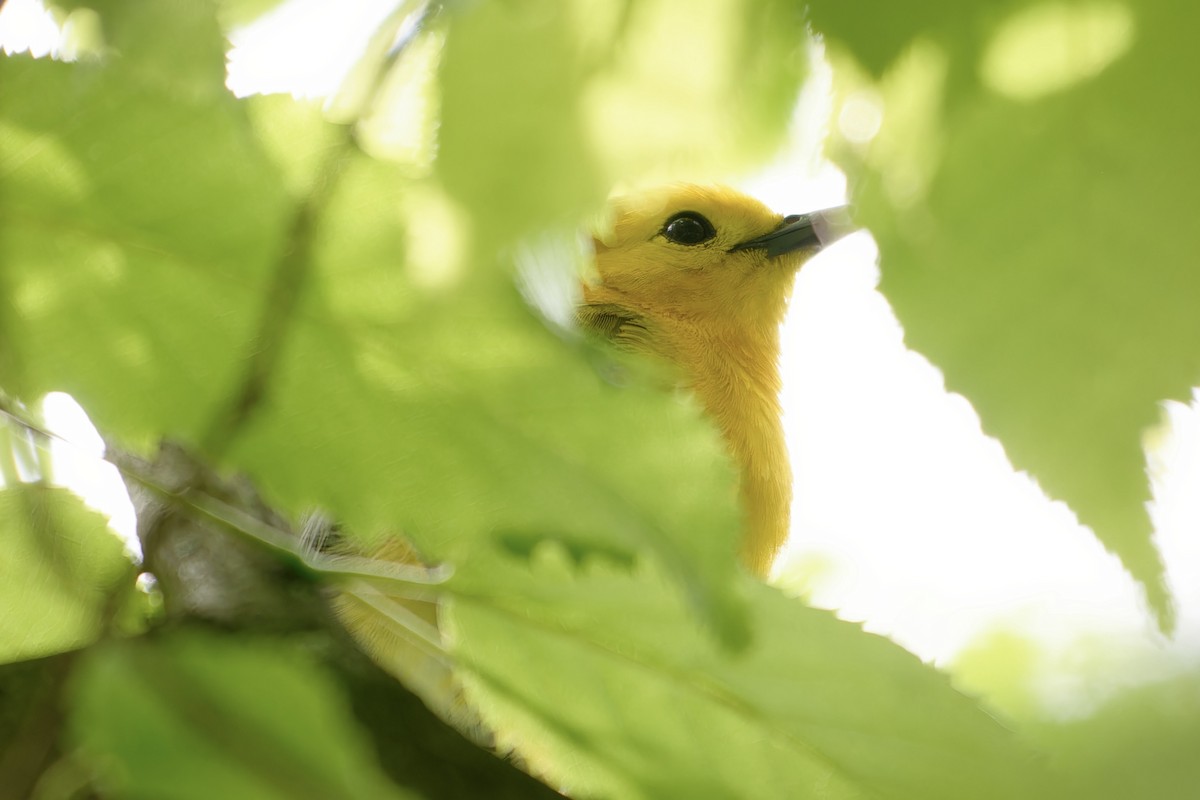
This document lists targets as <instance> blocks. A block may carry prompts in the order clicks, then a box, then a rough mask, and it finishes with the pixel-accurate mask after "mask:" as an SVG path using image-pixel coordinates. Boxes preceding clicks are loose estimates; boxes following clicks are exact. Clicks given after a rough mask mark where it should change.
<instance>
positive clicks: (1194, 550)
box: [0, 0, 1200, 716]
mask: <svg viewBox="0 0 1200 800" xmlns="http://www.w3.org/2000/svg"><path fill="white" fill-rule="evenodd" d="M391 6H392V2H391V1H390V0H369V2H368V1H366V0H364V1H363V2H359V3H357V4H337V5H336V7H335V5H334V4H329V3H322V2H318V0H292V1H291V2H289V3H287V4H285V5H283V6H281V7H280V8H278V9H277V10H275V11H274V12H272V13H271V14H269V15H267V16H265V17H264V18H262V19H261V20H259V21H258V22H256V23H255V24H253V25H251V26H248V27H247V28H245V29H244V30H242V31H241V32H239V33H238V34H236V35H235V36H234V37H233V38H234V45H235V46H234V48H233V50H232V52H231V54H230V57H229V86H230V88H231V89H232V90H234V91H235V92H236V93H238V94H249V93H254V92H273V91H291V92H293V93H296V94H298V95H302V96H318V97H319V96H328V95H330V94H331V93H332V92H333V91H334V90H335V89H336V87H337V86H338V84H339V82H340V81H341V79H342V77H343V75H344V74H345V73H346V72H347V71H348V70H349V69H350V67H351V66H352V64H353V60H354V56H355V55H356V54H357V53H358V52H360V51H361V49H362V47H363V45H364V44H365V42H366V40H367V37H368V36H369V34H370V32H371V30H372V29H373V28H374V26H375V25H377V24H378V22H379V21H380V20H381V19H382V18H383V17H384V16H385V15H386V14H387V13H388V11H389V10H390V8H391ZM56 37H57V29H56V27H55V25H54V23H53V21H52V20H50V19H49V18H48V16H47V15H46V14H45V12H44V11H41V10H40V6H38V4H37V3H36V2H34V1H33V0H9V2H7V3H6V4H5V5H4V7H3V10H2V11H0V47H4V48H5V49H6V50H9V51H19V50H25V49H30V50H32V51H33V52H34V53H36V54H45V53H48V52H51V51H53V50H54V47H55V43H56V41H57V39H56ZM829 84H830V76H829V72H828V68H827V67H826V66H824V63H823V62H821V61H819V60H818V61H817V62H816V63H815V65H814V77H813V79H812V81H811V82H810V84H809V86H808V87H807V88H806V90H805V92H804V93H803V96H802V98H801V100H800V103H799V105H798V109H797V114H796V121H795V131H794V136H793V141H792V146H791V148H790V149H789V151H788V152H787V153H785V154H784V155H783V157H782V158H780V160H779V161H778V162H777V163H775V164H773V165H772V166H771V168H770V169H768V170H766V171H764V172H763V173H762V174H760V175H757V176H754V177H752V178H747V179H745V180H742V181H739V182H738V183H739V185H741V186H742V187H743V188H744V189H746V190H747V191H749V192H750V193H752V194H755V195H756V196H758V197H760V198H762V199H763V200H765V201H766V202H767V203H768V204H770V205H772V206H773V207H774V208H776V209H777V210H779V211H781V212H784V213H796V212H801V211H808V210H813V209H817V208H823V207H827V206H831V205H837V204H839V203H841V202H844V199H845V195H846V187H845V179H844V177H843V176H842V175H841V173H840V172H839V171H838V170H837V169H836V168H835V167H834V166H833V165H832V164H831V163H829V162H828V161H826V160H824V159H823V158H822V157H821V156H820V141H821V138H822V134H823V131H824V128H825V126H826V125H827V124H828V121H829V117H830V111H831V109H830V99H829V97H830V92H829ZM859 106H861V107H859ZM878 113H879V108H878V106H877V105H875V104H873V103H871V102H869V98H864V99H863V102H862V103H861V104H859V105H858V106H854V107H853V108H849V109H846V110H844V111H843V114H842V115H841V118H840V119H839V120H838V124H839V125H840V126H841V127H843V128H844V129H846V130H847V135H853V136H854V137H858V139H860V140H863V141H865V140H867V139H869V138H870V137H871V136H873V135H874V132H875V131H877V130H878V128H879V122H880V120H879V119H878V118H877V115H878ZM877 256H878V254H877V251H876V248H875V245H874V242H873V240H872V239H871V237H870V236H869V235H868V234H866V233H860V234H856V235H854V236H851V237H849V238H847V239H845V240H844V241H842V242H840V243H838V244H837V245H835V246H834V247H832V248H830V250H829V251H828V252H826V253H824V254H822V255H821V256H820V257H818V258H817V259H816V260H814V261H813V262H811V263H810V264H809V265H807V266H806V267H805V268H804V269H803V270H802V272H801V273H800V276H799V278H798V280H797V285H796V291H795V296H794V299H793V302H792V308H791V313H790V315H789V317H788V320H787V323H786V325H785V327H784V331H783V340H784V353H783V359H782V366H783V371H784V378H785V386H784V391H783V396H782V401H783V406H784V409H785V427H786V431H787V436H788V444H789V448H790V450H791V453H792V459H793V462H794V470H795V475H796V502H795V508H794V512H793V530H792V536H791V540H790V541H789V543H788V545H787V548H786V550H785V552H784V554H783V556H782V557H781V558H780V561H779V563H778V565H777V569H776V577H775V580H776V582H777V583H778V584H779V585H780V586H781V587H783V588H784V589H785V590H788V591H791V592H795V593H798V594H801V595H803V596H804V597H805V598H806V599H808V600H809V601H810V602H812V603H813V604H815V605H818V606H823V607H827V608H833V609H837V610H838V611H839V614H840V615H841V616H843V617H845V618H847V619H853V620H859V621H864V622H865V623H866V627H867V629H868V630H871V631H875V632H879V633H884V634H887V635H889V636H891V637H892V638H894V639H895V640H896V641H898V642H899V643H901V644H902V645H904V646H905V647H907V648H909V649H910V650H912V651H913V652H914V653H916V654H918V655H919V656H921V657H922V658H924V659H926V660H930V661H933V662H935V663H938V664H940V665H943V666H950V667H953V666H954V664H955V662H956V660H957V659H959V658H960V657H962V656H963V654H964V653H966V652H969V651H970V650H971V648H973V647H978V646H980V643H981V642H983V641H986V638H987V637H988V636H990V635H995V634H1005V635H1015V636H1017V637H1018V638H1020V639H1022V640H1025V641H1027V642H1029V643H1031V644H1032V645H1033V646H1034V647H1033V649H1032V651H1031V652H1032V653H1033V656H1032V658H1033V661H1032V663H1031V664H1029V665H1028V666H1029V669H1030V671H1031V675H1032V680H1033V684H1032V685H1031V686H1028V687H1026V688H1027V690H1028V692H1029V693H1030V694H1031V696H1032V700H1033V701H1034V702H1035V703H1036V704H1037V706H1038V707H1040V708H1041V709H1042V710H1044V711H1046V712H1049V713H1052V714H1056V715H1064V716H1069V715H1073V714H1078V713H1083V712H1086V711H1087V710H1089V709H1090V708H1091V707H1093V706H1094V704H1095V703H1096V702H1099V701H1101V700H1103V699H1104V698H1105V697H1106V696H1107V695H1108V694H1110V693H1111V692H1112V691H1113V690H1114V689H1116V688H1118V687H1121V686H1124V685H1129V684H1134V683H1139V682H1145V681H1149V680H1154V679H1158V678H1161V677H1165V676H1167V675H1171V674H1175V673H1178V672H1181V671H1183V670H1185V669H1194V668H1195V667H1196V665H1197V662H1198V661H1200V625H1198V622H1200V619H1198V614H1200V536H1198V535H1197V534H1198V533H1200V412H1198V406H1200V401H1197V402H1193V403H1192V404H1191V406H1183V405H1180V404H1177V403H1171V404H1168V405H1167V407H1166V413H1165V416H1164V420H1165V422H1164V426H1163V429H1162V430H1161V431H1160V432H1159V435H1157V436H1155V437H1154V446H1153V448H1152V450H1151V452H1150V456H1149V460H1150V464H1151V472H1152V476H1153V478H1154V482H1153V487H1154V498H1155V501H1154V507H1153V510H1152V511H1153V515H1154V518H1155V521H1156V526H1157V530H1158V545H1159V547H1160V549H1161V550H1162V552H1163V555H1164V558H1165V561H1166V564H1167V569H1168V574H1169V579H1170V583H1171V587H1172V589H1173V591H1174V595H1175V598H1176V601H1177V603H1178V610H1179V615H1178V618H1179V632H1178V635H1177V636H1176V637H1175V639H1174V640H1172V641H1166V640H1165V639H1164V638H1163V637H1161V636H1160V635H1159V634H1158V633H1157V632H1156V630H1155V628H1154V627H1153V624H1152V621H1151V619H1150V616H1149V614H1148V612H1147V610H1146V607H1145V604H1144V602H1143V600H1142V597H1141V593H1140V590H1139V589H1138V588H1137V587H1136V586H1135V585H1134V583H1133V581H1132V580H1131V579H1130V578H1129V576H1128V575H1127V573H1126V572H1125V571H1124V569H1123V568H1122V567H1121V565H1120V564H1119V562H1118V561H1117V560H1116V558H1115V557H1113V556H1111V555H1110V554H1108V553H1107V552H1106V551H1105V550H1104V549H1103V547H1102V546H1101V545H1100V544H1099V543H1098V542H1097V541H1096V539H1095V538H1094V537H1093V536H1092V534H1091V533H1090V531H1088V530H1087V529H1086V528H1083V527H1082V526H1080V525H1079V524H1078V522H1077V521H1076V519H1075V517H1074V515H1073V514H1072V512H1071V511H1070V510H1069V509H1068V508H1067V507H1066V506H1065V505H1063V504H1062V503H1057V502H1051V501H1050V500H1049V499H1047V498H1046V496H1045V495H1044V494H1043V493H1042V492H1041V491H1040V489H1039V488H1038V487H1037V486H1036V484H1035V483H1034V482H1033V480H1032V479H1030V478H1029V477H1028V476H1026V475H1023V474H1018V473H1016V472H1015V471H1014V470H1013V469H1012V467H1011V465H1010V464H1009V463H1008V461H1007V459H1006V457H1005V455H1004V452H1003V449H1002V447H1001V446H1000V444H999V443H998V442H996V441H995V440H993V439H990V438H988V437H986V436H984V435H983V433H982V431H981V430H980V424H979V419H978V417H977V415H976V414H975V411H974V409H973V408H972V407H971V406H970V404H969V403H968V402H967V401H966V400H964V399H963V398H962V397H960V396H958V395H952V394H948V393H947V392H946V391H945V389H944V386H943V381H942V376H941V373H940V372H939V371H938V370H937V369H936V368H935V367H933V366H932V365H930V363H929V362H928V361H926V360H925V359H924V358H923V357H922V356H920V355H919V354H916V353H913V352H911V351H909V350H907V349H906V348H905V347H904V343H903V332H902V330H901V328H900V326H899V324H898V323H897V321H896V319H895V317H894V315H893V313H892V311H891V308H890V307H889V305H888V304H887V301H886V300H885V299H884V298H883V296H882V295H881V294H879V292H878V291H877V290H876V284H877V281H878V266H877ZM81 415H82V412H81V411H80V410H79V409H78V407H77V406H75V405H74V404H73V402H72V401H70V400H69V398H66V397H65V396H53V397H52V398H51V399H49V400H48V401H47V403H46V416H47V419H48V421H49V423H50V424H51V426H52V427H53V428H54V429H55V430H57V431H59V432H60V433H61V434H62V435H63V436H64V437H65V438H67V439H69V440H70V441H72V442H76V443H79V444H80V445H81V446H79V447H59V448H57V449H56V450H55V452H54V459H55V463H56V465H57V473H58V475H59V476H60V477H61V479H62V480H63V481H64V482H65V483H68V484H69V485H71V486H72V487H74V488H76V490H77V491H79V492H80V493H81V494H82V495H83V496H84V497H85V498H86V499H87V501H88V502H89V503H90V504H92V505H93V506H95V507H97V508H99V509H100V510H102V511H104V512H105V513H107V514H110V515H111V516H112V518H113V526H114V528H115V529H117V530H118V531H120V532H121V534H122V535H123V536H124V537H126V539H127V541H128V540H130V539H133V535H132V530H133V520H132V511H131V509H130V508H129V503H128V499H127V498H126V497H124V493H123V491H122V490H121V489H120V484H119V480H117V479H116V478H115V471H113V470H112V468H111V467H108V466H107V465H103V466H98V465H97V454H96V453H97V451H96V449H95V447H96V444H95V442H94V441H91V442H90V443H89V440H90V439H91V437H94V436H95V434H94V431H91V432H89V431H90V426H85V425H83V422H85V420H84V421H83V422H81V418H82V417H81ZM134 541H136V539H134ZM960 677H962V676H960ZM966 683H967V684H968V685H970V683H971V682H970V680H969V677H968V679H967V680H966ZM985 688H986V687H985Z"/></svg>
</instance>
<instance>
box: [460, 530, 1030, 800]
mask: <svg viewBox="0 0 1200 800" xmlns="http://www.w3.org/2000/svg"><path fill="white" fill-rule="evenodd" d="M746 584H747V585H746V586H745V590H746V592H747V593H748V595H749V596H750V598H751V601H752V602H751V609H752V619H751V622H752V625H753V627H754V631H755V633H756V636H755V639H754V644H753V645H752V647H751V648H750V649H748V650H747V651H746V652H744V653H741V654H738V655H731V654H729V653H727V652H723V651H721V650H720V649H719V648H717V647H715V646H714V645H713V643H712V642H711V641H710V640H709V639H708V638H707V637H705V636H703V635H701V634H700V632H699V631H698V630H697V629H696V627H695V625H694V624H693V623H692V622H691V621H690V620H689V618H688V616H687V614H686V613H684V609H683V608H682V607H681V605H680V604H679V603H678V602H677V601H676V600H674V599H673V598H672V596H671V595H670V594H668V593H666V592H664V591H663V585H662V583H661V582H660V581H659V580H658V579H657V577H656V576H654V575H651V574H647V573H643V574H640V575H636V576H631V575H629V574H628V573H626V572H624V571H615V570H613V569H612V568H611V565H606V564H605V562H604V561H603V559H599V558H590V559H585V560H583V562H582V563H574V564H572V563H570V562H569V561H568V559H567V558H566V557H565V555H564V553H563V552H562V551H554V550H553V549H550V548H542V549H541V550H538V551H535V552H534V554H533V556H532V558H531V559H530V560H529V562H525V560H524V559H523V558H514V557H511V556H503V555H497V556H495V557H492V558H489V559H486V560H480V561H479V562H477V563H474V564H471V565H468V566H467V567H466V568H464V569H463V570H462V571H461V572H460V574H459V575H458V576H457V577H456V579H455V583H454V587H453V589H454V591H455V592H456V595H457V597H456V602H455V603H454V604H453V606H452V611H453V614H452V624H451V628H452V629H453V630H454V631H455V632H456V634H457V642H458V644H457V648H456V656H457V657H458V659H459V660H460V663H462V664H463V666H464V668H465V669H466V671H467V673H468V676H469V678H470V680H469V684H468V686H469V687H470V688H471V689H472V693H471V696H472V697H473V699H475V700H476V701H478V702H479V703H480V706H481V708H482V709H483V711H484V713H485V716H487V717H489V718H491V719H493V720H494V721H497V722H498V723H500V724H498V727H499V728H500V729H501V730H506V731H511V732H513V739H514V742H515V743H516V745H517V746H518V748H519V750H520V752H522V753H523V754H524V755H525V756H526V757H527V758H528V759H529V761H530V763H531V764H532V765H534V766H535V767H538V768H543V769H546V770H547V771H548V772H549V774H550V775H551V776H552V777H555V778H557V779H559V780H563V781H567V782H568V783H570V785H571V786H572V788H573V789H578V790H580V791H581V792H582V793H584V794H588V793H595V794H596V795H599V796H612V797H629V798H633V797H646V798H657V797H836V798H842V797H889V798H922V800H929V799H930V798H963V797H972V798H986V797H995V798H1012V797H1029V796H1031V795H1030V792H1031V791H1032V790H1033V787H1035V786H1037V785H1038V779H1039V777H1038V776H1039V771H1038V769H1037V765H1036V763H1035V762H1034V760H1033V759H1032V757H1031V754H1030V753H1027V752H1026V751H1025V750H1024V749H1023V748H1022V746H1021V745H1019V744H1018V743H1017V742H1016V740H1015V739H1014V738H1013V737H1012V736H1011V735H1010V734H1009V733H1008V732H1007V731H1005V730H1004V729H1003V728H1001V727H1000V725H998V724H997V723H996V722H995V720H993V719H991V718H990V717H988V716H987V715H986V714H985V713H983V712H982V711H981V710H980V709H979V708H978V707H977V706H975V705H974V704H973V703H972V702H971V701H970V700H968V699H967V698H966V697H964V696H962V695H960V694H958V693H957V692H956V691H954V690H953V689H952V688H951V687H950V685H949V682H948V681H947V680H946V679H945V677H944V676H942V675H939V674H938V673H936V672H935V671H933V670H932V669H930V668H928V667H925V666H923V665H922V664H920V663H919V662H918V661H917V660H916V658H914V657H913V656H912V655H911V654H909V653H906V652H905V651H903V650H901V649H900V648H899V647H897V646H895V645H893V644H891V643H890V642H888V641H886V640H885V639H882V638H880V637H877V636H874V635H871V634H867V633H864V632H863V631H862V630H861V629H859V628H858V627H857V626H855V625H852V624H849V623H845V622H841V621H838V620H837V619H835V618H834V617H833V616H832V615H831V614H829V613H828V612H825V611H817V610H814V609H811V608H807V607H804V606H802V605H800V604H799V603H796V602H794V601H791V600H788V599H786V598H784V597H783V596H782V595H780V594H778V593H777V592H776V591H774V590H772V589H769V588H767V587H764V586H761V585H760V584H758V583H756V582H751V581H750V580H749V579H746Z"/></svg>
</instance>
